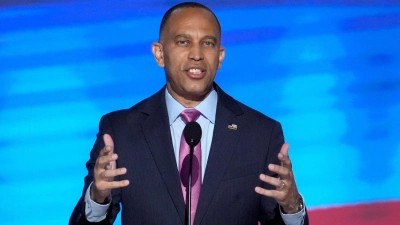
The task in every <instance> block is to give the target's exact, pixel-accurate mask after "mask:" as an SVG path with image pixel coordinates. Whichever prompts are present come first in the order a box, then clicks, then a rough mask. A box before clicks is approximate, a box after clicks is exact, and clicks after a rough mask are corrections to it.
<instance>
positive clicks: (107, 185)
mask: <svg viewBox="0 0 400 225" xmlns="http://www.w3.org/2000/svg"><path fill="white" fill-rule="evenodd" d="M128 185H129V180H121V181H111V182H98V184H96V188H97V189H98V190H100V191H104V190H111V189H115V188H122V187H126V186H128Z"/></svg>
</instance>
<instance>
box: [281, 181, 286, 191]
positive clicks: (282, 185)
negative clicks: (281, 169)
mask: <svg viewBox="0 0 400 225" xmlns="http://www.w3.org/2000/svg"><path fill="white" fill-rule="evenodd" d="M281 183H282V184H281V187H280V189H281V190H283V189H284V188H285V182H283V181H281Z"/></svg>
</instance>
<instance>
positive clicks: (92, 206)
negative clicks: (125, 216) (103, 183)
mask: <svg viewBox="0 0 400 225" xmlns="http://www.w3.org/2000/svg"><path fill="white" fill-rule="evenodd" d="M92 184H93V182H92V183H91V184H90V185H89V187H88V189H87V190H86V194H85V216H86V219H87V220H88V221H89V222H100V221H102V220H104V219H105V218H106V216H107V210H108V208H109V207H110V203H111V199H112V198H111V195H110V196H108V203H107V204H105V205H103V204H98V203H97V202H95V201H93V200H92V199H90V187H91V186H92Z"/></svg>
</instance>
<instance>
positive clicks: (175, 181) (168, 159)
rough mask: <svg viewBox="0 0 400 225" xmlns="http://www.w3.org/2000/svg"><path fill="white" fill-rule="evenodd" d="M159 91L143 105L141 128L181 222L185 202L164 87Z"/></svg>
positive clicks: (183, 219)
mask: <svg viewBox="0 0 400 225" xmlns="http://www.w3.org/2000/svg"><path fill="white" fill-rule="evenodd" d="M160 92H161V93H160ZM160 92H159V93H157V94H156V96H154V97H152V98H153V99H151V100H153V101H150V102H149V104H148V107H146V106H145V109H144V110H143V111H142V112H143V113H145V114H148V117H147V119H146V120H144V122H143V123H142V129H143V133H144V136H145V138H146V141H147V144H148V146H149V148H150V151H151V154H152V155H153V158H154V161H155V163H156V165H157V167H158V169H159V171H160V174H161V177H162V179H163V181H164V183H165V186H166V187H167V189H168V192H169V194H170V197H171V199H172V201H173V202H174V205H175V208H176V210H177V212H178V214H179V216H180V218H181V221H182V224H183V221H185V203H184V200H183V196H182V190H181V186H180V180H179V174H178V169H177V166H176V160H175V155H174V150H173V146H172V140H171V131H170V127H169V122H168V115H167V108H166V104H165V97H164V93H165V88H163V89H162V90H161V91H160Z"/></svg>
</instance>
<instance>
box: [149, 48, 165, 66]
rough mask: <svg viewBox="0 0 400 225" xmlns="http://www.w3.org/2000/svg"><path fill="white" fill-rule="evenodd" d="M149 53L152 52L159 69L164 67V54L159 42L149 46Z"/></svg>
mask: <svg viewBox="0 0 400 225" xmlns="http://www.w3.org/2000/svg"><path fill="white" fill-rule="evenodd" d="M151 51H152V52H153V55H154V58H155V59H156V62H157V64H158V65H159V66H160V67H164V65H165V64H164V52H163V46H162V44H161V43H160V42H154V43H153V44H152V46H151Z"/></svg>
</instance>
